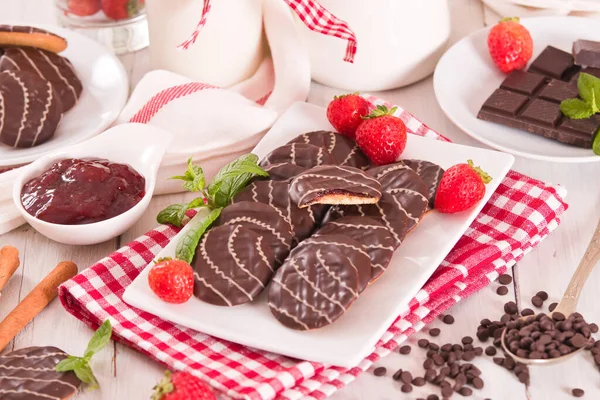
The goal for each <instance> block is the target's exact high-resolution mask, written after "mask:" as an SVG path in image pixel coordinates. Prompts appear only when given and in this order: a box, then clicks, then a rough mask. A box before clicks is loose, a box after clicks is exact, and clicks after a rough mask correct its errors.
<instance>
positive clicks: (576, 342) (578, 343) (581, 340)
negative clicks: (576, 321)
mask: <svg viewBox="0 0 600 400" xmlns="http://www.w3.org/2000/svg"><path fill="white" fill-rule="evenodd" d="M569 343H570V344H571V345H572V346H573V347H576V348H578V349H579V348H581V347H583V346H585V345H586V344H587V339H586V338H585V337H584V336H583V335H582V334H581V333H576V334H575V336H573V337H572V338H571V339H569Z"/></svg>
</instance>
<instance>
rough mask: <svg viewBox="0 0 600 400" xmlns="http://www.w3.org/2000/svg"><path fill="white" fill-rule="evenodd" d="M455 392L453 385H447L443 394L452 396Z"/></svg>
mask: <svg viewBox="0 0 600 400" xmlns="http://www.w3.org/2000/svg"><path fill="white" fill-rule="evenodd" d="M453 394H454V390H452V388H451V387H449V386H446V387H444V388H442V396H444V397H451V396H452V395H453Z"/></svg>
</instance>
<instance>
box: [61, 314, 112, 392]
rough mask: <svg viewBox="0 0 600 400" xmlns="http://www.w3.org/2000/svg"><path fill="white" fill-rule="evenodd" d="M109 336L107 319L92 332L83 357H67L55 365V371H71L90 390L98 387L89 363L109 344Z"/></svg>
mask: <svg viewBox="0 0 600 400" xmlns="http://www.w3.org/2000/svg"><path fill="white" fill-rule="evenodd" d="M111 335H112V325H111V324H110V321H109V320H108V319H107V320H106V321H104V323H103V324H102V325H100V327H99V328H98V329H97V330H96V332H94V335H93V336H92V338H91V339H90V341H89V343H88V345H87V348H86V349H85V352H84V353H83V357H76V356H68V357H67V358H65V359H64V360H62V361H61V362H59V363H58V364H56V371H58V372H66V371H73V372H74V373H75V375H76V376H77V378H79V380H80V381H82V382H83V383H85V384H87V385H89V388H90V389H95V388H97V387H98V386H99V384H98V380H97V379H96V376H94V373H93V372H92V367H90V361H91V360H92V357H93V356H94V354H96V353H98V352H99V351H100V350H102V349H103V348H104V347H105V346H106V345H107V344H108V342H110V337H111Z"/></svg>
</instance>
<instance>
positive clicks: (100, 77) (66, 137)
mask: <svg viewBox="0 0 600 400" xmlns="http://www.w3.org/2000/svg"><path fill="white" fill-rule="evenodd" d="M17 24H18V23H17ZM34 26H36V27H38V28H42V29H46V30H47V31H50V32H53V33H56V34H57V35H59V36H62V37H64V38H65V39H67V42H68V43H69V46H68V47H67V49H66V50H65V51H63V52H62V53H60V55H61V56H63V57H66V58H68V59H69V60H70V61H71V63H73V67H74V68H75V71H76V72H77V75H78V76H79V79H81V82H82V84H83V91H82V92H81V97H80V98H79V101H78V102H77V104H76V105H75V107H73V108H72V109H70V110H69V111H67V112H66V113H65V114H64V115H63V118H62V121H61V122H60V124H59V126H58V128H57V130H56V133H55V134H54V137H53V138H52V139H50V140H49V141H47V142H46V143H43V144H41V145H39V146H35V147H31V148H26V149H19V148H13V147H9V146H6V145H3V144H0V167H7V166H15V165H21V164H26V163H29V162H32V161H34V160H36V159H37V158H39V157H41V156H43V155H44V154H47V153H48V152H50V151H53V150H56V149H59V148H62V147H65V146H68V145H72V144H75V143H78V142H81V141H82V140H85V139H88V138H90V137H92V136H94V135H97V134H98V133H100V132H102V131H104V130H105V129H106V128H108V126H109V125H110V124H112V122H113V121H114V120H115V119H116V118H117V116H118V115H119V113H120V112H121V109H122V108H123V106H124V105H125V101H127V95H128V92H129V83H128V79H127V74H126V72H125V68H123V65H122V64H121V62H120V61H119V59H118V58H117V57H115V56H114V55H113V54H112V53H111V52H110V51H109V50H107V49H106V48H105V47H103V46H102V45H101V44H99V43H97V42H95V41H93V40H92V39H89V38H87V37H85V36H83V35H81V34H79V33H77V32H74V31H71V30H68V29H65V28H61V27H58V26H52V25H37V24H36V25H34Z"/></svg>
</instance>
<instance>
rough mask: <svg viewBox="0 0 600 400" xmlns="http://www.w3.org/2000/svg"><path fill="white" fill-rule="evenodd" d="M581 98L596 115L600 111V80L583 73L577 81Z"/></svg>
mask: <svg viewBox="0 0 600 400" xmlns="http://www.w3.org/2000/svg"><path fill="white" fill-rule="evenodd" d="M577 90H578V91H579V96H580V97H581V98H582V99H583V100H584V101H585V102H586V103H588V104H589V105H590V107H591V109H592V110H594V113H596V112H598V111H599V110H600V79H598V78H596V77H595V76H594V75H590V74H586V73H585V72H582V73H580V74H579V78H578V79H577Z"/></svg>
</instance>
